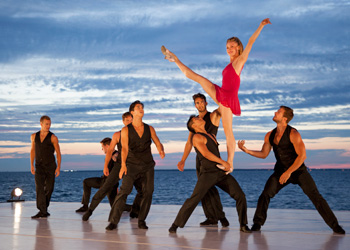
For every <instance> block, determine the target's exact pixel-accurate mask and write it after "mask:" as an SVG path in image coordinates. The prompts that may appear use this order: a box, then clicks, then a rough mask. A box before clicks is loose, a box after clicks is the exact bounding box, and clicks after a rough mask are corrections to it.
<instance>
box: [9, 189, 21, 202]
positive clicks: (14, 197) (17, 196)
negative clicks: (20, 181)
mask: <svg viewBox="0 0 350 250" xmlns="http://www.w3.org/2000/svg"><path fill="white" fill-rule="evenodd" d="M22 194H23V191H22V189H20V188H18V187H17V188H14V189H13V190H12V191H11V199H9V200H7V202H17V201H24V199H21V196H22Z"/></svg>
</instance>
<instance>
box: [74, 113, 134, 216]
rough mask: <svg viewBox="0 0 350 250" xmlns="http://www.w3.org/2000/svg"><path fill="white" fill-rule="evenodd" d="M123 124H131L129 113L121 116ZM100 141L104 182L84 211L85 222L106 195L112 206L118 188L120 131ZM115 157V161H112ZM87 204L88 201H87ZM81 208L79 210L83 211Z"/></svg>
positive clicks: (127, 209) (126, 207) (127, 206)
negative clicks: (102, 152)
mask: <svg viewBox="0 0 350 250" xmlns="http://www.w3.org/2000/svg"><path fill="white" fill-rule="evenodd" d="M122 119H123V124H124V125H125V126H127V125H129V124H130V123H131V122H132V115H131V114H130V113H129V112H125V113H124V114H123V115H122ZM108 139H109V140H102V141H101V143H103V142H105V144H106V145H105V146H102V148H103V151H104V152H105V154H106V158H105V165H104V169H103V173H104V181H103V182H102V183H101V186H100V189H99V190H98V191H97V192H96V194H95V195H94V197H93V198H92V200H91V204H90V206H89V207H88V208H87V209H86V210H85V211H86V213H85V214H84V215H83V217H82V220H83V221H87V220H88V219H89V218H90V216H91V215H92V213H93V211H94V210H95V209H96V207H97V206H98V205H99V204H100V202H101V201H102V200H103V198H104V197H105V196H106V195H108V199H109V202H110V205H111V207H112V206H113V203H114V200H115V197H116V195H117V192H118V186H119V171H120V164H121V142H120V131H118V132H115V133H114V134H113V137H112V139H110V138H108ZM115 146H117V147H118V151H119V153H118V152H117V151H116V150H115ZM114 156H116V159H113V158H114ZM87 202H88V200H87ZM84 208H85V207H84V206H83V207H82V208H80V209H84ZM130 210H131V205H126V204H125V207H124V211H130Z"/></svg>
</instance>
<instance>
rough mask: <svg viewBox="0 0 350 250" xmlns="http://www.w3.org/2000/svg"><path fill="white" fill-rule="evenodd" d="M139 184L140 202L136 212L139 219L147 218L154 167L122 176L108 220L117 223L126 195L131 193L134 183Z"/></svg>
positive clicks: (151, 193)
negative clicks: (138, 209)
mask: <svg viewBox="0 0 350 250" xmlns="http://www.w3.org/2000/svg"><path fill="white" fill-rule="evenodd" d="M136 183H138V185H141V192H142V195H141V198H140V200H141V202H140V211H139V213H138V219H139V221H144V220H146V218H147V215H148V213H149V210H150V208H151V204H152V197H153V190H154V168H151V169H149V170H147V171H146V172H144V173H139V174H127V175H125V176H124V177H123V182H122V186H121V187H120V191H119V193H118V195H117V197H116V198H115V201H114V203H113V206H112V209H111V212H110V214H109V219H108V221H109V222H111V223H114V224H118V223H119V220H120V217H121V215H122V213H123V210H124V206H125V203H126V199H127V198H128V195H129V194H130V193H131V191H132V188H133V186H134V184H136Z"/></svg>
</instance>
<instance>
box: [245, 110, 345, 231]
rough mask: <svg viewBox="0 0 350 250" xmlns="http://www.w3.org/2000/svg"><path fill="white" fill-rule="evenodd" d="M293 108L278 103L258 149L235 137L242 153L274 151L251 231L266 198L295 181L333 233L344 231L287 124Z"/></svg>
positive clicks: (257, 154) (264, 212) (298, 139)
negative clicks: (320, 190)
mask: <svg viewBox="0 0 350 250" xmlns="http://www.w3.org/2000/svg"><path fill="white" fill-rule="evenodd" d="M293 116H294V114H293V109H291V108H289V107H286V106H281V107H280V108H279V110H278V111H277V112H275V116H274V117H273V119H272V120H273V121H274V122H276V124H277V127H276V128H275V129H273V130H272V131H270V132H268V133H267V134H266V135H265V139H264V144H263V146H262V148H261V150H260V151H257V150H249V149H247V148H246V147H245V145H244V144H245V141H244V140H240V141H238V147H239V148H240V149H241V150H242V151H243V152H245V153H247V154H249V155H252V156H254V157H257V158H264V159H265V158H266V157H267V156H268V155H269V154H270V151H271V149H273V152H274V153H275V157H276V160H277V162H276V164H275V168H274V173H273V174H272V175H271V176H270V178H269V179H268V180H267V182H266V184H265V187H264V190H263V192H262V193H261V195H260V197H259V200H258V205H257V208H256V211H255V215H254V218H253V222H254V224H253V226H252V231H260V229H261V226H262V225H264V223H265V221H266V218H267V209H268V207H269V203H270V199H271V198H273V197H274V196H275V195H276V194H277V193H278V192H279V191H280V190H281V189H282V188H284V187H285V186H287V185H288V184H290V183H292V184H298V185H299V186H300V187H301V189H302V190H303V192H304V193H305V194H306V195H307V196H308V197H309V199H310V200H311V201H312V203H313V204H314V206H315V208H316V209H317V211H318V212H319V214H320V215H321V216H322V218H323V220H324V221H325V222H326V223H327V225H328V226H329V227H330V228H332V229H333V232H334V233H337V234H345V231H344V229H343V228H342V227H341V226H340V225H339V224H338V220H337V218H336V217H335V215H334V213H333V212H332V210H331V209H330V207H329V205H328V203H327V201H326V200H325V199H324V198H323V197H322V195H321V194H320V193H319V191H318V189H317V187H316V184H315V182H314V180H313V179H312V177H311V175H310V174H309V172H308V171H307V169H306V166H305V164H304V160H305V159H306V150H305V145H304V142H303V140H302V138H301V136H300V134H299V132H298V131H297V130H296V129H295V128H293V127H291V126H289V125H288V123H289V121H290V120H292V119H293Z"/></svg>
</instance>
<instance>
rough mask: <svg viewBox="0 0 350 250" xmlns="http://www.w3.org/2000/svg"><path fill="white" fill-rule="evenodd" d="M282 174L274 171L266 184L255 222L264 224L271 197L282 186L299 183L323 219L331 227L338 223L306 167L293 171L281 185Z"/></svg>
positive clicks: (259, 201)
mask: <svg viewBox="0 0 350 250" xmlns="http://www.w3.org/2000/svg"><path fill="white" fill-rule="evenodd" d="M280 176H281V174H277V173H276V172H275V173H273V174H272V175H271V176H270V178H269V179H268V180H267V182H266V184H265V188H264V190H263V192H262V193H261V195H260V197H259V200H258V205H257V208H256V211H255V215H254V219H253V222H254V223H256V224H259V225H264V223H265V221H266V218H267V209H268V207H269V203H270V199H271V198H273V197H274V196H275V195H276V194H277V193H278V192H279V191H280V190H281V189H282V188H284V187H285V186H287V185H288V184H290V183H292V184H298V185H299V186H300V187H301V189H302V190H303V192H304V193H305V194H306V195H307V196H308V197H309V199H310V200H311V201H312V203H313V204H314V206H315V208H316V209H317V211H318V212H319V214H320V215H321V216H322V218H323V220H324V221H325V222H326V223H327V225H328V226H329V227H330V228H332V229H333V228H334V227H335V226H337V225H338V220H337V218H336V217H335V215H334V213H333V212H332V210H331V209H330V207H329V205H328V203H327V201H326V200H325V199H324V198H323V197H322V195H321V194H320V193H319V191H318V189H317V187H316V184H315V182H314V180H313V179H312V177H311V175H310V174H309V173H308V171H307V170H306V169H301V170H297V171H295V172H293V173H292V175H291V177H290V178H289V180H288V181H287V183H285V184H283V185H281V184H280V183H279V178H280Z"/></svg>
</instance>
